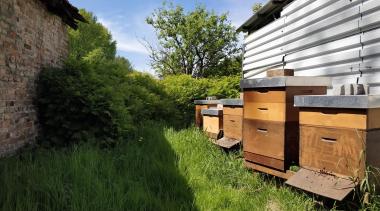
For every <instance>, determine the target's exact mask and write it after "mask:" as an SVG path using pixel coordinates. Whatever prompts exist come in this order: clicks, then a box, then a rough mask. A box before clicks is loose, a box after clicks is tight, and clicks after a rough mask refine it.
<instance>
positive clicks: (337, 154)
mask: <svg viewBox="0 0 380 211" xmlns="http://www.w3.org/2000/svg"><path fill="white" fill-rule="evenodd" d="M295 106H297V107H300V166H301V167H302V168H303V169H305V170H303V174H304V176H303V177H306V176H307V177H309V178H310V176H308V174H313V173H312V172H318V173H321V174H323V175H330V176H334V178H341V179H347V181H344V180H340V181H341V183H342V182H343V183H345V184H346V187H339V188H336V187H335V184H337V183H338V182H335V183H334V186H333V187H335V188H334V189H342V190H345V191H343V192H337V193H336V194H335V195H331V191H330V189H331V187H328V186H326V185H325V184H324V183H325V182H324V181H321V184H320V185H318V188H315V187H314V186H313V185H310V184H309V183H308V182H307V180H306V179H305V178H302V177H299V176H297V175H295V176H296V178H297V181H292V180H291V181H290V182H289V184H291V185H293V186H296V187H299V188H301V189H305V190H307V191H311V192H315V193H317V194H320V195H323V196H327V197H330V198H333V199H337V200H342V199H343V198H344V197H345V196H346V195H347V194H348V193H349V192H350V190H352V188H353V186H352V183H350V181H352V179H355V178H358V179H359V180H362V179H364V177H365V170H366V166H368V165H370V166H373V167H377V168H378V167H380V156H378V152H379V151H380V118H379V117H380V96H297V97H296V98H295ZM308 170H309V171H310V172H309V173H307V172H308ZM310 182H312V181H310ZM313 183H314V184H315V182H313Z"/></svg>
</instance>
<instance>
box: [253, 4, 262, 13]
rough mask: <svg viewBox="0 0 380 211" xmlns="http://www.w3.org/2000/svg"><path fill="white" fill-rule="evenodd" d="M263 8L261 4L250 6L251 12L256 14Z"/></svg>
mask: <svg viewBox="0 0 380 211" xmlns="http://www.w3.org/2000/svg"><path fill="white" fill-rule="evenodd" d="M262 7H263V3H255V4H254V5H253V6H252V12H253V13H257V12H258V11H259V10H260V9H261V8H262Z"/></svg>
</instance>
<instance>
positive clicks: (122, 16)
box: [70, 0, 265, 74]
mask: <svg viewBox="0 0 380 211" xmlns="http://www.w3.org/2000/svg"><path fill="white" fill-rule="evenodd" d="M70 2H71V3H72V4H73V5H74V6H76V7H78V8H85V9H86V10H88V11H91V12H93V13H94V14H95V15H96V16H97V17H98V20H99V21H100V22H101V23H103V25H105V26H106V27H107V28H108V29H109V30H110V31H111V33H112V35H113V38H114V39H115V40H116V41H117V43H118V46H117V48H118V55H120V56H124V57H126V58H128V59H129V60H130V61H131V62H132V64H133V65H134V67H135V68H136V69H137V70H140V71H145V72H149V73H152V74H154V70H152V69H151V67H150V66H149V54H148V51H147V50H146V49H145V47H144V46H143V45H142V44H141V41H142V40H144V39H145V40H147V41H149V42H150V43H153V44H155V43H156V39H155V33H154V30H153V28H152V27H151V26H150V25H147V24H146V23H145V18H146V17H148V16H149V15H150V14H151V13H152V12H153V11H154V9H156V8H158V7H160V6H161V5H162V1H161V0H143V1H142V0H70ZM172 2H173V3H174V4H179V5H182V6H183V7H184V8H185V9H186V10H192V9H193V8H194V7H195V6H196V5H197V4H203V5H205V6H206V8H207V9H208V10H214V11H215V12H217V13H219V14H220V13H224V12H228V13H229V17H230V20H231V22H232V24H233V25H235V26H236V27H238V26H240V25H241V24H242V23H244V21H245V20H247V19H248V18H249V17H250V16H251V15H252V10H251V7H252V5H253V4H254V3H256V2H265V0H198V1H193V0H173V1H172Z"/></svg>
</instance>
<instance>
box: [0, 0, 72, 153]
mask: <svg viewBox="0 0 380 211" xmlns="http://www.w3.org/2000/svg"><path fill="white" fill-rule="evenodd" d="M67 54H68V36H67V27H66V25H65V24H64V23H63V22H62V20H61V18H60V17H58V16H55V15H52V14H51V13H50V12H48V11H47V9H46V8H45V6H44V5H43V4H42V3H41V2H40V1H39V0H0V156H4V155H6V154H10V153H13V152H15V151H16V150H17V149H19V148H20V147H22V146H24V145H25V144H26V143H30V142H33V141H34V140H35V138H36V135H37V129H38V121H37V118H36V108H35V107H34V106H33V99H34V97H35V89H36V83H35V82H36V78H37V76H38V73H39V71H40V70H41V69H42V68H43V67H49V66H55V67H58V66H60V65H62V63H63V60H64V58H65V57H66V56H67Z"/></svg>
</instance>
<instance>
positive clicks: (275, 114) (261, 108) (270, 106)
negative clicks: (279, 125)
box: [244, 103, 286, 122]
mask: <svg viewBox="0 0 380 211" xmlns="http://www.w3.org/2000/svg"><path fill="white" fill-rule="evenodd" d="M285 109H286V105H285V104H284V103H246V104H244V119H256V120H265V121H279V122H284V121H285V116H286V113H285Z"/></svg>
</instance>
